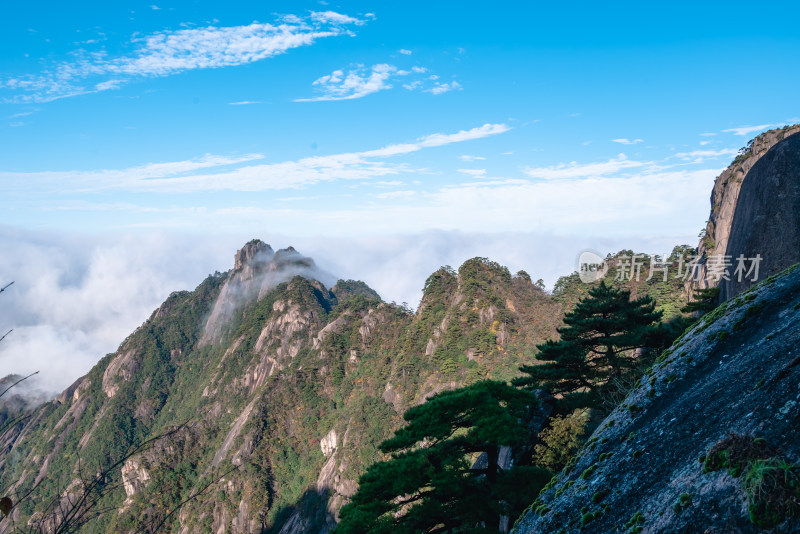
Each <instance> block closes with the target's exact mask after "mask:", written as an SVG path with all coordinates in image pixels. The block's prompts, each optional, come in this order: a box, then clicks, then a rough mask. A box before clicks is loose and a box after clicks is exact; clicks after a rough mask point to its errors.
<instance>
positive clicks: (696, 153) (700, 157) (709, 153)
mask: <svg viewBox="0 0 800 534" xmlns="http://www.w3.org/2000/svg"><path fill="white" fill-rule="evenodd" d="M738 152H739V151H738V150H736V149H735V148H723V149H721V150H693V151H691V152H678V153H677V154H675V157H677V158H680V159H682V160H684V161H691V162H692V163H702V162H703V161H705V160H707V159H718V158H719V157H721V156H734V155H736V154H737V153H738Z"/></svg>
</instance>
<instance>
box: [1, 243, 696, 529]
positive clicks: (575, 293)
mask: <svg viewBox="0 0 800 534" xmlns="http://www.w3.org/2000/svg"><path fill="white" fill-rule="evenodd" d="M684 248H688V247H684ZM681 250H683V249H676V251H674V254H673V257H672V258H671V261H675V262H677V257H678V256H677V255H678V254H679V253H680V251H681ZM629 253H630V254H629ZM631 254H632V252H631V251H622V252H621V253H620V254H619V255H618V257H624V256H628V255H631ZM235 260H236V261H235V266H234V269H232V270H231V271H229V272H227V273H224V274H216V275H213V276H209V277H208V278H207V279H206V280H204V281H203V282H202V283H201V284H200V285H199V286H198V287H197V289H195V290H194V291H191V292H188V291H184V292H178V293H173V294H172V295H170V297H169V298H168V299H167V300H166V301H165V302H164V303H163V304H162V305H161V306H160V307H159V308H158V309H157V310H156V311H155V312H153V314H152V316H151V317H150V318H149V319H148V320H147V321H146V322H145V323H144V324H143V325H142V326H141V327H140V328H138V329H137V330H136V331H135V332H134V333H132V334H131V335H130V336H129V337H128V338H127V339H126V340H125V341H124V342H123V343H122V344H121V345H120V348H119V349H118V350H117V352H115V353H113V354H109V355H107V356H106V357H105V358H103V359H102V360H101V361H100V362H99V363H98V364H97V365H96V366H95V367H94V368H93V369H92V370H91V371H90V372H89V373H88V374H87V375H86V376H85V377H82V378H81V379H79V380H78V381H76V382H75V384H73V385H72V386H71V387H70V388H68V389H67V390H66V391H64V392H63V393H62V394H61V395H59V396H58V398H56V399H55V400H54V401H52V402H47V403H45V404H44V405H42V406H41V407H39V408H38V409H37V410H36V411H35V412H33V414H32V416H31V417H30V418H29V419H28V420H26V421H25V422H23V423H20V424H17V425H15V426H14V427H13V428H12V429H11V430H10V431H9V432H6V433H5V434H4V435H3V437H2V440H3V443H2V446H3V451H5V452H4V453H3V455H2V456H0V473H1V475H0V476H1V477H2V478H0V488H8V492H10V493H11V494H13V495H15V496H24V495H26V494H28V492H30V495H29V496H28V497H27V498H25V499H22V501H21V502H20V504H18V505H17V506H16V507H15V508H14V511H13V514H12V519H13V521H10V520H4V521H2V522H0V531H3V532H8V531H10V530H12V529H13V527H14V526H16V527H21V526H25V525H34V524H36V525H38V524H43V525H44V527H43V530H48V528H49V527H48V525H51V524H52V523H53V521H52V520H53V519H56V520H58V514H59V513H60V512H58V511H56V515H55V516H48V514H52V513H53V512H54V509H57V508H58V505H59V504H61V505H63V504H64V503H65V502H67V501H66V499H67V498H68V497H69V496H70V495H72V496H74V495H76V494H79V493H80V488H81V487H82V485H81V480H85V479H86V478H87V477H88V478H90V479H91V476H90V475H91V474H95V473H98V472H104V471H103V470H104V469H106V468H107V467H108V466H113V465H114V463H115V462H116V461H118V460H119V459H120V458H126V455H127V454H129V453H130V451H131V449H132V448H133V447H136V446H137V445H139V444H142V443H147V442H146V440H148V439H151V438H154V437H155V438H160V439H157V440H156V441H155V442H153V443H150V444H149V445H148V446H147V447H146V448H143V449H142V450H141V452H137V453H136V454H134V455H133V456H131V457H130V458H127V460H126V461H125V462H124V465H122V466H121V469H120V470H118V471H114V470H111V471H109V472H108V473H104V475H105V474H107V475H108V476H107V477H106V480H105V481H104V484H103V488H101V489H102V491H101V493H102V494H103V497H102V501H101V502H102V509H103V510H106V512H105V513H103V514H101V515H100V516H99V517H97V518H95V519H93V520H92V521H90V522H89V523H87V524H85V525H84V526H83V530H84V531H86V532H136V531H144V532H146V531H148V530H152V529H154V528H156V526H158V525H163V528H164V529H166V531H173V532H186V533H189V532H220V533H222V532H263V531H273V532H278V531H281V532H325V531H327V530H329V529H330V528H331V527H333V526H334V525H335V523H336V520H337V513H338V510H339V509H340V508H341V506H342V505H343V504H344V503H345V502H346V501H347V499H348V498H349V497H350V496H352V495H353V494H354V492H355V491H356V487H357V481H358V478H359V476H360V475H361V474H362V473H364V471H365V470H366V468H367V467H368V466H369V465H370V464H371V463H373V462H375V461H377V460H380V459H382V458H383V457H384V456H383V455H382V454H381V453H380V452H379V451H378V449H377V445H378V444H379V443H380V442H381V441H383V440H385V439H387V438H389V437H391V435H392V433H393V431H394V430H396V429H397V428H398V427H399V426H401V425H402V424H403V420H402V414H403V413H404V411H405V410H406V409H408V408H409V407H411V406H414V405H418V404H420V403H423V402H424V401H425V399H426V398H427V397H429V396H431V395H432V394H435V393H436V392H439V391H443V390H446V389H453V388H456V387H458V386H461V385H465V384H470V383H473V382H476V381H478V380H481V379H484V378H492V379H499V380H509V379H511V378H513V377H516V376H518V375H519V370H518V368H519V366H520V365H522V364H530V363H532V362H533V361H534V353H535V350H536V348H535V347H536V345H537V344H538V343H542V342H543V341H545V340H547V339H552V338H556V337H557V332H556V327H557V326H558V325H559V324H560V322H561V318H562V317H563V313H564V311H565V310H567V309H569V308H570V307H571V306H572V305H573V304H574V302H575V301H576V300H577V299H578V298H580V297H581V295H584V294H585V292H586V291H587V290H588V288H589V287H590V286H588V285H587V284H583V283H582V282H580V280H579V279H578V277H577V275H575V274H573V275H571V276H567V277H564V278H562V279H561V280H559V282H558V284H557V285H556V289H555V291H554V293H553V294H552V295H551V294H549V293H547V292H545V291H543V289H542V288H541V287H540V285H537V284H535V283H532V282H531V279H530V277H529V276H528V275H527V273H525V272H522V271H521V272H519V273H517V274H516V275H512V274H511V273H510V272H509V271H508V269H506V268H505V267H503V266H501V265H499V264H497V263H495V262H492V261H490V260H488V259H485V258H474V259H471V260H469V261H467V262H465V263H464V264H463V265H461V266H460V267H459V269H458V270H457V271H456V270H453V269H451V268H449V267H442V268H441V269H439V270H437V271H436V272H434V273H433V274H431V276H430V277H429V278H428V279H427V280H426V281H425V286H424V295H423V297H422V300H421V302H420V304H419V307H418V309H417V310H416V312H412V311H411V310H409V309H405V308H403V307H400V306H397V305H394V304H388V303H386V302H383V301H382V300H381V299H380V298H379V296H378V295H377V294H376V293H375V292H374V291H373V290H372V289H370V288H369V287H368V286H367V285H366V284H364V283H363V282H358V281H352V280H348V281H344V280H339V281H338V282H337V283H335V285H333V287H330V288H329V287H326V286H325V285H324V284H323V283H322V282H321V281H320V280H319V279H320V278H322V279H326V277H327V276H328V275H326V274H325V273H324V272H322V271H320V270H319V269H318V268H317V267H316V266H315V265H314V263H313V261H312V260H311V259H310V258H306V257H304V256H302V255H300V254H299V253H298V252H296V251H295V250H294V249H291V248H290V249H285V250H279V251H277V252H273V251H272V249H271V248H270V247H269V246H268V245H266V244H264V243H262V242H260V241H257V240H254V241H251V242H250V243H248V244H246V245H245V246H244V247H243V248H242V249H241V250H240V251H238V252H237V254H236V257H235ZM609 263H610V264H611V265H612V270H611V272H610V273H609V275H608V277H607V278H608V280H610V281H613V279H614V278H616V275H615V273H616V269H618V267H614V266H615V265H617V260H616V259H613V258H610V259H609ZM646 266H647V262H645V268H644V270H643V271H642V276H641V277H640V278H639V280H636V278H635V277H631V278H630V279H627V278H626V277H624V276H619V278H620V280H619V281H618V282H617V283H618V284H620V285H624V286H626V287H629V288H631V289H632V291H633V292H634V293H636V294H639V295H645V294H652V295H654V296H655V297H656V298H657V300H658V302H659V303H661V304H662V307H663V308H664V309H665V311H666V312H668V314H674V313H677V308H678V307H679V306H680V305H681V304H682V303H683V302H685V300H686V297H685V295H683V294H682V291H683V282H682V281H681V280H679V279H673V278H672V277H670V279H669V280H668V281H667V282H664V281H663V279H662V278H661V277H660V276H654V277H652V278H651V279H650V280H647V275H648V270H647V267H646ZM109 510H110V511H109ZM512 520H513V518H512ZM37 521H38V523H37ZM56 522H57V521H56Z"/></svg>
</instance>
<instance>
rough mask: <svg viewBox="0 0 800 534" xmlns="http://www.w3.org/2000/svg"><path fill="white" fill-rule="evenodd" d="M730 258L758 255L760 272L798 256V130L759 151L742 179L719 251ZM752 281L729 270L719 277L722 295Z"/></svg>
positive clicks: (762, 274)
mask: <svg viewBox="0 0 800 534" xmlns="http://www.w3.org/2000/svg"><path fill="white" fill-rule="evenodd" d="M725 254H726V255H728V256H730V257H731V258H734V260H735V258H738V257H739V256H740V255H743V256H744V257H745V258H754V257H756V254H758V255H760V256H761V258H762V260H761V262H760V266H759V267H760V273H759V275H760V278H759V279H764V278H766V277H768V276H771V275H773V274H775V273H777V272H779V271H781V270H783V269H785V268H787V267H789V266H790V265H794V264H795V263H797V262H798V261H800V135H792V136H791V137H787V138H786V139H784V140H783V141H781V142H779V143H778V144H776V145H775V146H773V147H772V148H770V149H769V151H768V152H767V153H766V154H765V155H764V156H762V157H761V158H760V159H759V160H758V162H757V163H756V164H755V165H753V168H752V169H750V172H748V173H747V177H746V178H745V180H744V182H743V183H742V187H741V190H740V192H739V200H738V202H737V205H736V212H735V214H734V217H733V224H732V225H731V231H730V237H729V240H728V247H727V251H726V253H725ZM751 284H752V282H751V281H750V279H749V278H746V277H742V279H741V280H739V277H738V276H732V277H731V279H730V280H722V281H720V295H721V297H722V299H723V300H727V299H730V298H733V297H735V296H736V295H738V294H739V293H741V292H742V291H743V290H744V289H746V288H747V287H749V286H750V285H751Z"/></svg>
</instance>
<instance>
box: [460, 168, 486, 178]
mask: <svg viewBox="0 0 800 534" xmlns="http://www.w3.org/2000/svg"><path fill="white" fill-rule="evenodd" d="M458 172H460V173H464V174H468V175H470V176H475V177H479V176H485V175H486V169H458Z"/></svg>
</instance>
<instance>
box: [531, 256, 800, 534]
mask: <svg viewBox="0 0 800 534" xmlns="http://www.w3.org/2000/svg"><path fill="white" fill-rule="evenodd" d="M798 347H800V265H798V266H795V267H794V268H792V269H790V270H789V271H787V272H784V273H783V274H781V275H779V276H774V277H772V278H771V279H768V280H766V281H764V282H763V283H761V284H759V285H758V286H755V287H754V288H752V289H751V290H749V291H746V292H744V293H742V294H740V295H739V296H738V297H737V298H735V299H733V300H729V301H728V302H727V303H725V304H723V305H722V306H720V307H719V308H718V309H717V310H716V311H715V312H714V313H711V314H709V315H708V316H706V317H705V318H704V319H702V320H701V321H700V322H699V324H697V325H696V326H694V327H693V328H692V329H691V330H690V331H689V332H688V333H687V334H686V335H684V337H683V338H682V339H680V340H678V342H676V344H675V345H673V347H671V348H670V349H669V350H668V351H666V352H665V353H664V354H663V355H662V356H661V357H660V358H659V360H658V363H657V364H656V365H654V366H653V368H651V370H649V371H648V372H647V373H646V374H645V376H644V377H643V378H642V379H641V381H640V385H639V386H638V387H636V388H635V389H634V390H633V391H632V392H631V393H630V394H629V395H628V397H627V398H626V399H625V400H624V401H623V403H622V404H621V405H620V406H618V407H617V408H616V409H615V410H614V411H613V412H612V413H611V414H610V415H609V416H608V417H607V418H606V419H605V421H604V422H603V423H602V424H601V425H600V427H599V428H598V430H597V431H596V432H595V433H594V434H593V435H592V436H591V438H590V439H589V441H588V443H587V445H586V446H585V448H584V449H583V451H582V453H581V454H580V455H579V457H578V459H577V461H576V462H575V463H574V465H573V466H572V467H571V468H568V469H566V470H565V471H564V472H562V473H560V474H559V475H558V476H557V478H556V479H555V480H554V481H553V483H552V486H551V487H550V488H549V489H548V490H546V491H544V492H543V493H542V494H541V495H540V496H539V499H538V500H537V501H536V502H535V503H534V504H533V506H531V509H530V510H529V511H528V512H527V513H526V514H524V515H523V516H522V517H521V518H520V520H519V522H518V523H517V525H516V530H515V532H517V533H519V534H522V533H535V532H536V533H540V532H548V533H551V532H552V533H555V532H564V533H566V532H597V533H607V532H640V531H641V532H706V533H720V534H722V533H727V532H760V531H761V529H760V528H759V527H757V526H756V524H754V520H751V516H753V515H755V519H756V520H758V519H763V518H764V516H765V515H766V514H760V512H758V510H756V512H754V513H753V505H754V501H755V502H756V503H758V502H759V501H758V499H767V498H771V497H772V496H771V495H770V494H769V491H771V490H770V488H768V487H767V486H766V485H764V486H763V487H762V491H763V494H756V495H755V496H754V495H753V489H752V488H750V489H749V491H748V490H747V482H748V481H749V480H751V479H750V478H749V477H750V472H749V471H748V470H747V467H741V466H740V467H739V468H738V469H739V471H738V472H737V471H736V469H735V468H736V465H735V462H734V458H735V454H737V453H738V451H744V452H743V453H741V454H742V455H743V456H744V458H745V460H747V461H750V460H756V461H758V460H760V461H762V464H758V463H757V462H756V463H755V464H752V465H756V466H758V465H771V466H774V465H778V460H775V462H774V464H769V463H764V461H766V462H770V461H772V459H780V460H781V461H784V462H786V463H787V464H789V465H794V466H795V467H794V468H793V469H794V471H787V472H788V473H789V475H790V476H794V475H792V473H796V474H800V464H799V463H798V462H800V440H798V437H797V429H798V428H800V386H799V385H800V349H798ZM731 436H735V437H734V439H731ZM726 440H727V441H726ZM736 444H738V449H736V447H734V445H736ZM717 454H723V455H726V456H724V457H725V458H726V460H725V461H726V462H730V463H729V465H727V466H725V467H720V465H721V464H723V463H724V462H722V461H721V460H720V458H722V457H718V456H716V455H717ZM748 455H749V456H748ZM714 462H717V463H716V464H715V463H714ZM745 465H747V464H745ZM776 469H777V468H776ZM780 472H781V473H783V471H780ZM732 474H733V475H736V476H732ZM737 477H738V478H737ZM798 482H800V479H798ZM788 498H789V499H795V500H796V499H797V497H796V496H794V497H791V494H790V497H788ZM759 514H760V515H759ZM785 517H786V516H785V515H784V516H783V518H784V519H785ZM769 526H772V527H773V528H774V530H773V531H774V532H798V529H800V519H798V518H797V517H796V518H794V519H789V520H786V521H784V522H782V523H781V522H778V524H777V525H769Z"/></svg>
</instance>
